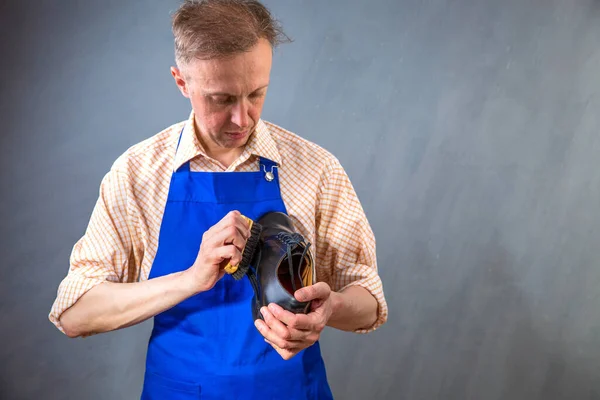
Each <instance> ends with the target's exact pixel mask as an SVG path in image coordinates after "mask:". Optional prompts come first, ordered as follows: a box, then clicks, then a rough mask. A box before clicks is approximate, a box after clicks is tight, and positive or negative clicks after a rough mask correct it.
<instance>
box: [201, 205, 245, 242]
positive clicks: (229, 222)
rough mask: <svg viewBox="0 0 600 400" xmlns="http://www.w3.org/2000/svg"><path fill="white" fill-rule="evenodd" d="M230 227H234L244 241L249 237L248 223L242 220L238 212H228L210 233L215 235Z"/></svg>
mask: <svg viewBox="0 0 600 400" xmlns="http://www.w3.org/2000/svg"><path fill="white" fill-rule="evenodd" d="M230 227H235V228H236V229H237V230H238V231H239V232H240V234H241V235H242V236H243V237H244V238H245V239H247V238H248V237H249V236H250V227H249V225H248V222H246V220H245V219H244V218H242V214H241V213H240V212H239V211H230V212H229V213H227V215H225V216H224V217H223V218H222V219H221V220H220V221H219V222H218V223H217V224H215V225H214V226H213V227H212V228H211V229H210V230H211V231H212V232H211V233H213V234H215V235H217V234H219V233H221V232H222V231H223V230H226V229H228V228H230Z"/></svg>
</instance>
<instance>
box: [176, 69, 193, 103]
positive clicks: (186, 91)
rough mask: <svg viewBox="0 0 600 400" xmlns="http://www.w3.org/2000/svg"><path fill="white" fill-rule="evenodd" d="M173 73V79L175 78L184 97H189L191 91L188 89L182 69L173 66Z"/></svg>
mask: <svg viewBox="0 0 600 400" xmlns="http://www.w3.org/2000/svg"><path fill="white" fill-rule="evenodd" d="M171 75H173V79H175V84H176V85H177V87H178V88H179V91H180V92H181V94H182V95H183V96H184V97H187V98H189V97H190V92H189V89H188V85H187V82H186V80H185V77H184V76H183V73H182V72H181V70H180V69H179V68H177V67H171Z"/></svg>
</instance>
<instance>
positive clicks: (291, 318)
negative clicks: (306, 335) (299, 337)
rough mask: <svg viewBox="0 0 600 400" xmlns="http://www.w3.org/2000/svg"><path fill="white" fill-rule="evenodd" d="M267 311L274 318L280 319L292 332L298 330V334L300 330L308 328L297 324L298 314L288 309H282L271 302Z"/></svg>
mask: <svg viewBox="0 0 600 400" xmlns="http://www.w3.org/2000/svg"><path fill="white" fill-rule="evenodd" d="M268 309H269V311H270V312H271V314H273V316H274V317H275V318H277V319H278V320H279V321H281V322H282V323H283V324H284V325H285V326H287V328H288V329H289V330H290V331H291V332H292V334H294V332H296V331H298V332H299V334H302V331H305V330H310V328H303V327H301V326H300V325H299V324H298V315H297V314H294V313H293V312H290V311H288V310H284V309H283V308H282V307H281V306H279V305H277V304H275V303H271V304H269V306H268Z"/></svg>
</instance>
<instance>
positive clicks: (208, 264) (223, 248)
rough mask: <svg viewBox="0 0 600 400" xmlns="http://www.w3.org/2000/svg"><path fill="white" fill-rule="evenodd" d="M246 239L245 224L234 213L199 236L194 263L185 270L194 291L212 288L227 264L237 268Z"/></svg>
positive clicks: (236, 212)
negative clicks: (229, 263) (200, 238)
mask: <svg viewBox="0 0 600 400" xmlns="http://www.w3.org/2000/svg"><path fill="white" fill-rule="evenodd" d="M249 237H250V229H249V227H248V223H247V222H246V221H245V220H244V219H243V218H242V216H241V214H240V213H239V212H238V211H231V212H230V213H229V214H227V215H226V216H225V217H223V219H221V220H220V221H219V222H218V223H217V224H216V225H214V226H212V227H211V228H210V229H209V230H208V231H206V232H205V233H204V235H203V236H202V243H201V245H200V251H199V252H198V256H197V257H196V261H194V264H193V265H192V266H191V267H190V268H189V270H188V272H189V273H190V275H191V276H192V282H193V284H194V290H195V291H196V292H198V293H199V292H205V291H207V290H210V289H212V288H213V287H214V286H215V284H216V283H217V282H218V281H219V280H220V279H221V278H222V277H223V276H224V275H225V271H224V269H223V268H224V267H225V266H226V265H227V263H228V262H231V264H232V265H237V264H238V263H239V262H240V261H241V260H242V252H243V251H244V247H245V246H246V241H247V240H248V238H249Z"/></svg>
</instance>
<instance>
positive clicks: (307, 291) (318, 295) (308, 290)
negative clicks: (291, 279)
mask: <svg viewBox="0 0 600 400" xmlns="http://www.w3.org/2000/svg"><path fill="white" fill-rule="evenodd" d="M330 295H331V288H330V287H329V285H328V284H326V283H325V282H317V283H315V284H314V285H311V286H307V287H304V288H302V289H298V290H297V291H296V293H294V297H295V298H296V300H298V301H311V300H317V299H322V300H324V299H327V298H328V297H329V296H330Z"/></svg>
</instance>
